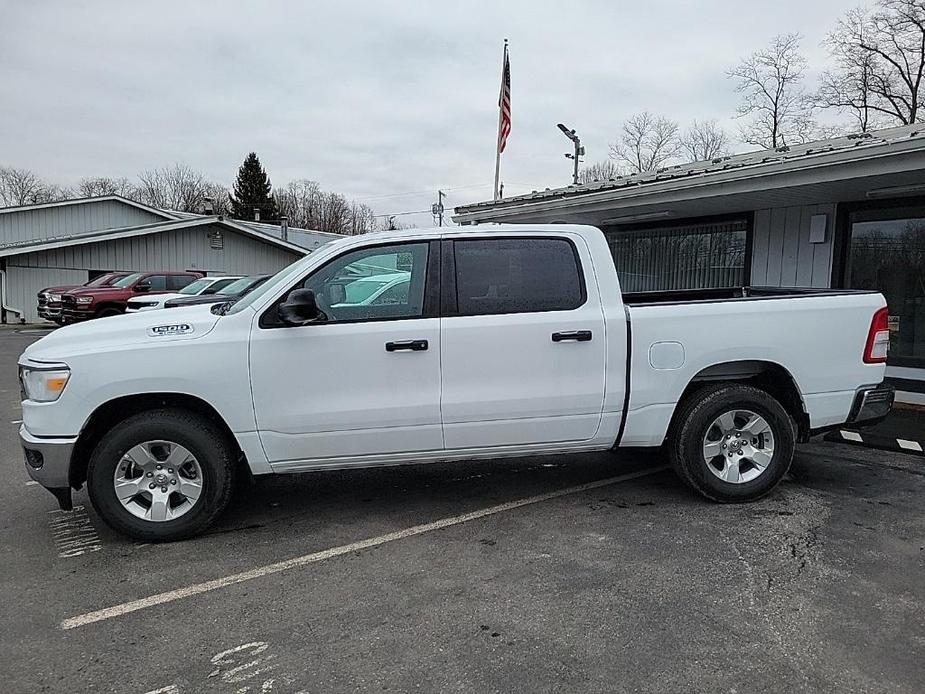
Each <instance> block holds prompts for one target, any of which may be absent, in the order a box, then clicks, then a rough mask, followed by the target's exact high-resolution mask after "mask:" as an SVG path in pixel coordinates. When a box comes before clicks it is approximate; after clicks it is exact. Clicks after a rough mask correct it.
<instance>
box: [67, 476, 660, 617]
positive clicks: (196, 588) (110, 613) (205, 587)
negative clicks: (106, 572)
mask: <svg viewBox="0 0 925 694" xmlns="http://www.w3.org/2000/svg"><path fill="white" fill-rule="evenodd" d="M665 469H666V466H664V465H663V466H659V467H656V468H650V469H647V470H640V471H638V472H631V473H628V474H626V475H618V476H616V477H608V478H606V479H602V480H596V481H594V482H587V483H585V484H579V485H575V486H573V487H566V488H564V489H557V490H555V491H552V492H546V493H545V494H537V495H535V496H530V497H526V498H524V499H516V500H514V501H507V502H505V503H503V504H498V505H496V506H489V507H487V508H483V509H479V510H477V511H470V512H469V513H463V514H461V515H458V516H451V517H449V518H441V519H440V520H436V521H433V522H431V523H422V524H421V525H414V526H412V527H410V528H405V529H404V530H396V531H394V532H391V533H386V534H385V535H379V536H378V537H371V538H368V539H366V540H359V541H357V542H351V543H350V544H347V545H341V546H340V547H332V548H330V549H325V550H322V551H320V552H312V553H311V554H304V555H302V556H301V557H293V558H292V559H286V560H285V561H281V562H276V563H274V564H267V565H265V566H259V567H257V568H254V569H250V570H248V571H242V572H240V573H236V574H231V575H230V576H223V577H222V578H216V579H213V580H211V581H205V582H204V583H195V584H193V585H190V586H186V587H184V588H177V589H176V590H170V591H167V592H164V593H156V594H154V595H149V596H148V597H145V598H140V599H138V600H131V601H129V602H124V603H121V604H119V605H113V606H111V607H106V608H104V609H102V610H96V611H94V612H87V613H85V614H81V615H76V616H74V617H68V618H67V619H65V620H64V621H62V622H61V624H60V625H59V626H60V628H61V629H65V630H66V629H76V628H77V627H82V626H86V625H87V624H93V623H94V622H102V621H104V620H106V619H113V618H115V617H122V616H124V615H127V614H130V613H132V612H137V611H138V610H144V609H147V608H149V607H156V606H157V605H163V604H166V603H169V602H174V601H176V600H182V599H184V598H189V597H192V596H194V595H201V594H202V593H209V592H211V591H213V590H219V589H221V588H227V587H228V586H232V585H235V584H238V583H244V582H245V581H251V580H254V579H256V578H263V577H264V576H270V575H272V574H278V573H281V572H283V571H288V570H289V569H295V568H299V567H302V566H307V565H309V564H315V563H317V562H321V561H324V560H326V559H332V558H334V557H339V556H343V555H344V554H350V553H352V552H358V551H360V550H364V549H370V548H372V547H379V546H380V545H384V544H387V543H389V542H395V541H396V540H403V539H405V538H408V537H414V536H416V535H423V534H424V533H430V532H433V531H435V530H441V529H443V528H449V527H451V526H454V525H461V524H463V523H468V522H469V521H473V520H478V519H479V518H485V517H487V516H493V515H495V514H497V513H503V512H505V511H512V510H514V509H517V508H522V507H524V506H530V505H532V504H538V503H540V502H543V501H549V500H550V499H557V498H559V497H563V496H568V495H570V494H579V493H581V492H585V491H588V490H590V489H598V488H599V487H606V486H609V485H611V484H616V483H618V482H626V481H628V480H632V479H637V478H639V477H647V476H649V475H654V474H657V473H659V472H662V471H663V470H665ZM75 508H76V507H75Z"/></svg>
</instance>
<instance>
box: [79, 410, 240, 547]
mask: <svg viewBox="0 0 925 694" xmlns="http://www.w3.org/2000/svg"><path fill="white" fill-rule="evenodd" d="M157 440H167V441H173V442H175V443H178V444H180V445H181V446H184V447H185V448H186V449H187V450H189V452H190V453H192V455H193V456H195V458H196V460H197V462H198V463H199V467H200V468H201V470H202V493H201V495H200V497H199V499H198V500H197V502H196V504H195V505H194V506H193V507H192V508H191V509H190V510H189V511H188V512H187V513H185V514H184V515H182V516H180V517H179V518H175V519H173V520H165V521H161V522H154V521H151V520H144V519H142V518H138V517H136V516H134V515H132V513H130V512H129V511H128V510H127V509H126V508H125V507H124V506H123V505H122V503H121V502H120V501H119V500H118V498H117V497H116V492H115V488H114V486H113V478H114V475H115V472H116V466H117V465H119V463H120V462H121V460H122V457H123V456H124V455H125V453H126V451H128V450H129V449H131V448H132V447H133V446H136V445H137V444H139V443H142V442H145V441H157ZM236 458H237V456H236V449H235V447H234V446H233V445H232V443H231V442H230V441H228V439H227V436H226V435H225V434H224V432H222V431H221V429H219V428H218V427H217V426H216V425H215V424H214V423H212V422H211V421H209V420H208V419H206V418H204V417H201V416H200V415H198V414H195V413H193V412H188V411H185V410H177V409H161V410H151V411H148V412H142V413H139V414H136V415H134V416H132V417H129V418H128V419H126V420H125V421H123V422H120V423H119V424H117V425H116V426H115V427H113V429H112V430H111V431H109V432H108V433H107V434H106V435H105V436H104V437H103V439H102V440H101V441H100V443H99V444H98V445H97V446H96V449H95V450H94V451H93V454H92V455H91V457H90V464H89V467H88V469H87V491H88V493H89V495H90V501H91V502H92V503H93V507H94V508H95V509H96V511H97V512H98V513H99V514H100V517H102V519H103V520H104V521H105V522H106V523H107V525H109V526H110V527H111V528H113V529H114V530H116V531H117V532H120V533H122V534H124V535H128V536H129V537H132V538H135V539H136V540H144V541H148V542H152V541H154V542H159V541H170V540H180V539H183V538H187V537H191V536H193V535H198V534H199V533H201V532H202V531H203V530H205V529H206V528H207V527H209V525H211V524H212V522H213V521H214V520H215V519H216V517H218V515H219V514H220V513H221V512H222V511H223V510H224V509H225V506H226V505H227V504H228V501H229V499H230V498H231V491H232V487H233V485H234V477H235V460H236Z"/></svg>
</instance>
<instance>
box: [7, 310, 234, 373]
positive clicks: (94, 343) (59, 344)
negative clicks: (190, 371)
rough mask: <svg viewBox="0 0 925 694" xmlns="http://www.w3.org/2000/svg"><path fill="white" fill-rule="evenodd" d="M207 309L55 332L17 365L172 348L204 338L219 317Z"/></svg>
mask: <svg viewBox="0 0 925 694" xmlns="http://www.w3.org/2000/svg"><path fill="white" fill-rule="evenodd" d="M209 309H210V307H209V306H190V307H189V308H177V309H174V310H173V311H170V312H167V311H141V312H139V313H129V314H125V315H121V316H112V317H111V318H97V319H96V320H91V321H87V322H85V323H76V324H74V325H66V326H64V327H63V328H58V329H57V330H55V331H54V332H53V333H51V334H49V335H46V336H45V337H43V338H42V339H41V340H39V341H38V342H34V343H32V344H31V345H29V347H27V348H26V351H25V352H23V355H22V357H20V361H24V360H27V359H28V360H31V361H39V362H53V361H63V362H65V363H67V360H68V357H72V356H79V355H83V354H102V353H105V352H108V351H111V350H113V349H123V348H125V347H132V346H133V345H144V346H146V347H148V346H151V345H152V344H172V343H175V342H181V341H184V340H196V339H199V338H201V337H204V336H205V335H208V334H209V332H210V331H211V330H212V328H214V327H215V324H216V323H217V322H218V321H219V320H221V316H216V315H215V314H214V313H212V312H211V311H210V310H209Z"/></svg>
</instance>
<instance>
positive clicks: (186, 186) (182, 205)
mask: <svg viewBox="0 0 925 694" xmlns="http://www.w3.org/2000/svg"><path fill="white" fill-rule="evenodd" d="M138 180H139V182H140V183H139V185H138V189H137V191H136V199H138V201H139V202H143V203H145V204H146V205H151V206H152V207H159V208H161V209H166V210H177V211H178V212H202V210H203V207H204V203H205V199H206V198H207V197H211V193H213V192H214V187H215V184H213V183H210V182H209V181H207V180H206V179H205V177H204V176H203V175H202V174H201V173H199V172H198V171H195V170H193V169H191V168H190V167H188V166H186V165H185V164H174V165H173V166H172V167H163V168H160V169H149V170H148V171H145V172H143V173H141V174H139V175H138Z"/></svg>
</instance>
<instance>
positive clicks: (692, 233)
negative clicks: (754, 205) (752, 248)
mask: <svg viewBox="0 0 925 694" xmlns="http://www.w3.org/2000/svg"><path fill="white" fill-rule="evenodd" d="M603 231H604V235H605V236H606V237H607V243H608V244H609V245H610V252H611V253H612V254H613V261H614V265H615V266H616V268H617V276H618V277H619V278H620V288H621V289H622V290H623V291H624V292H654V291H671V290H676V289H717V288H721V287H741V286H743V285H744V284H745V256H746V253H745V248H746V240H747V236H748V223H747V221H746V220H744V219H740V220H732V221H725V222H713V223H699V224H685V225H679V226H672V227H659V228H651V229H631V230H624V229H619V228H617V227H603Z"/></svg>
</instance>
